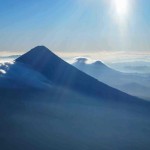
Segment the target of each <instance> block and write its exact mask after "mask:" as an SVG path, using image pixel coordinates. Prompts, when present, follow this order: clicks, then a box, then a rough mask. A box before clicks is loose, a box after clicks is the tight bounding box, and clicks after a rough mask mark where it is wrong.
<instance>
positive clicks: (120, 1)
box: [113, 0, 129, 16]
mask: <svg viewBox="0 0 150 150" xmlns="http://www.w3.org/2000/svg"><path fill="white" fill-rule="evenodd" d="M113 3H114V7H115V10H116V13H117V14H118V15H119V16H126V15H127V14H128V11H129V1H128V0H113Z"/></svg>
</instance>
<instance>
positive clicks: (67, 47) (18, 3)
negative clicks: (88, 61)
mask: <svg viewBox="0 0 150 150" xmlns="http://www.w3.org/2000/svg"><path fill="white" fill-rule="evenodd" d="M37 45H45V46H47V47H48V48H49V49H51V50H53V51H54V52H58V51H60V52H82V53H85V52H88V53H89V52H90V53H91V52H100V51H103V50H105V51H115V52H116V51H126V52H128V51H130V52H131V51H140V52H141V51H149V50H150V0H0V51H26V50H29V49H31V48H32V47H35V46H37Z"/></svg>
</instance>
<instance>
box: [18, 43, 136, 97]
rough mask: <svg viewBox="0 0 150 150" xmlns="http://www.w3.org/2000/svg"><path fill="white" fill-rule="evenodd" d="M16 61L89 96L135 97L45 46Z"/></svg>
mask: <svg viewBox="0 0 150 150" xmlns="http://www.w3.org/2000/svg"><path fill="white" fill-rule="evenodd" d="M16 62H17V63H18V62H19V63H23V64H26V65H27V66H29V67H31V68H32V69H34V70H36V71H38V72H40V73H41V74H42V75H44V76H45V77H47V78H48V79H49V80H50V81H51V82H52V83H53V84H55V85H59V86H62V87H65V88H69V89H72V90H75V91H78V92H80V93H83V94H86V95H89V96H95V97H102V98H108V99H126V100H127V99H132V100H133V99H134V97H131V96H129V95H127V94H125V93H123V92H121V91H119V90H116V89H114V88H111V87H109V86H107V85H106V84H104V83H101V82H99V81H98V80H96V79H94V78H93V77H91V76H89V75H87V74H85V73H83V72H82V71H80V70H78V69H76V68H75V67H73V66H72V65H70V64H68V63H66V62H65V61H63V60H62V59H61V58H59V57H58V56H56V55H55V54H54V53H52V52H51V51H50V50H49V49H47V48H46V47H44V46H38V47H35V48H33V49H32V50H30V51H29V52H27V53H26V54H24V55H22V56H21V57H19V58H18V59H16ZM135 99H136V98H135Z"/></svg>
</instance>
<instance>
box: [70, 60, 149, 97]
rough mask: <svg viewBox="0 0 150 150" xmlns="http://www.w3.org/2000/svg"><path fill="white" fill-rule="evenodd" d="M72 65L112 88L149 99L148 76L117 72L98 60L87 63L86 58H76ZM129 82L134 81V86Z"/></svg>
mask: <svg viewBox="0 0 150 150" xmlns="http://www.w3.org/2000/svg"><path fill="white" fill-rule="evenodd" d="M72 65H73V66H75V67H76V68H78V69H79V70H81V71H83V72H85V73H87V74H89V75H91V76H92V77H94V78H96V79H98V80H99V81H101V82H104V83H106V84H108V85H110V86H112V87H114V88H117V89H119V90H121V91H124V92H126V93H129V94H131V95H134V96H138V97H142V98H145V97H146V98H147V99H150V94H149V92H148V91H149V90H150V86H149V85H150V78H149V77H148V76H147V77H146V76H142V75H140V74H135V73H123V72H119V71H116V70H114V69H112V68H110V67H109V66H107V65H105V64H104V63H102V62H100V61H96V62H93V63H87V59H86V58H78V59H76V61H75V63H73V64H72ZM131 83H135V84H136V86H134V85H135V84H134V85H133V84H132V85H131ZM127 85H131V86H130V87H129V86H128V88H127ZM143 87H145V88H143ZM137 89H138V90H137ZM145 89H146V90H145ZM143 94H144V97H143Z"/></svg>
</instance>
